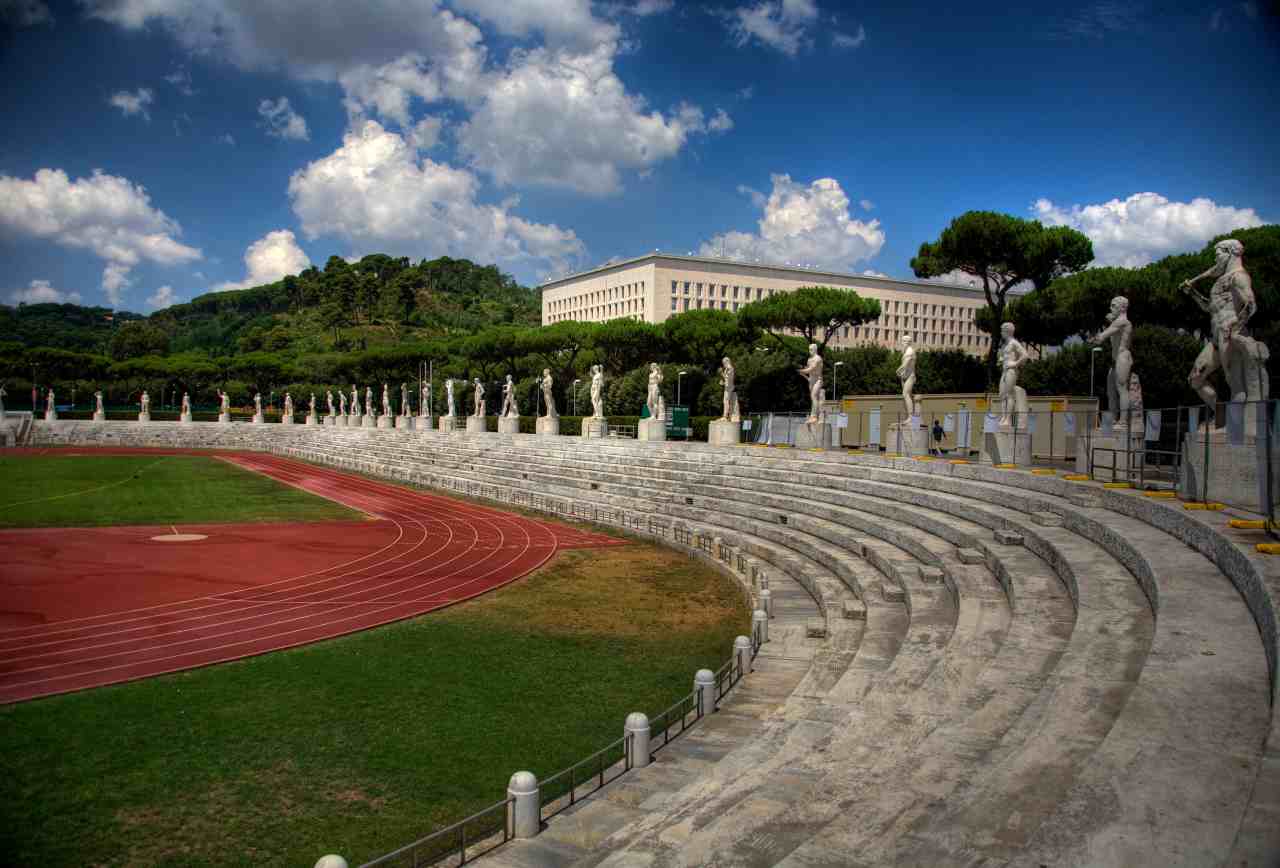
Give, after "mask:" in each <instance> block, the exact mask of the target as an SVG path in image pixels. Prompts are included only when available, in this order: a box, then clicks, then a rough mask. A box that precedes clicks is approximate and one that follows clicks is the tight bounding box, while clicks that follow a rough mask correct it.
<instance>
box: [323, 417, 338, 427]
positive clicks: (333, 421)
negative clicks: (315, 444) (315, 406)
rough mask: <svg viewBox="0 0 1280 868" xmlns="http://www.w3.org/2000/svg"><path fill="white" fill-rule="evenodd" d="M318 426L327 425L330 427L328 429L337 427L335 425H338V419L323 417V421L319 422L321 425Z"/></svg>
mask: <svg viewBox="0 0 1280 868" xmlns="http://www.w3.org/2000/svg"><path fill="white" fill-rule="evenodd" d="M320 424H321V425H328V426H330V427H333V426H335V425H337V424H338V417H337V416H325V417H324V420H323V421H321V423H320Z"/></svg>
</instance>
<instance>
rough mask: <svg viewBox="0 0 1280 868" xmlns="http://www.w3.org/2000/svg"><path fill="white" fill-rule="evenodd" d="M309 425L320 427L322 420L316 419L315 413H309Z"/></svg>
mask: <svg viewBox="0 0 1280 868" xmlns="http://www.w3.org/2000/svg"><path fill="white" fill-rule="evenodd" d="M307 424H308V425H319V424H320V420H319V419H317V418H316V414H315V413H308V414H307Z"/></svg>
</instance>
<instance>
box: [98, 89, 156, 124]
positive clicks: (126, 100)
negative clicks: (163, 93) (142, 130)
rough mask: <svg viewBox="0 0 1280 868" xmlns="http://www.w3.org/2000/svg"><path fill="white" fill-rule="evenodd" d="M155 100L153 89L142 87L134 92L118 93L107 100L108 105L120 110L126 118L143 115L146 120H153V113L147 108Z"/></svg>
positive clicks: (122, 91) (123, 91)
mask: <svg viewBox="0 0 1280 868" xmlns="http://www.w3.org/2000/svg"><path fill="white" fill-rule="evenodd" d="M153 99H155V94H154V93H153V92H152V90H151V88H149V87H140V88H138V89H137V90H136V91H132V92H131V91H127V90H121V91H116V92H115V93H113V94H111V96H110V97H108V98H107V104H108V105H112V106H115V107H116V108H118V109H120V111H121V112H123V113H124V116H125V117H129V116H131V115H142V117H143V118H144V119H146V120H151V113H150V112H148V111H147V106H149V105H151V102H152V100H153Z"/></svg>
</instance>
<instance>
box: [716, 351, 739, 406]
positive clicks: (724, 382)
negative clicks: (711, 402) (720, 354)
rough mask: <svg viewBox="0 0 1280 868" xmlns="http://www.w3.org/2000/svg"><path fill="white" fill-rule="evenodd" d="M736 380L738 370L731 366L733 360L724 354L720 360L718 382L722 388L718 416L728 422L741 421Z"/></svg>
mask: <svg viewBox="0 0 1280 868" xmlns="http://www.w3.org/2000/svg"><path fill="white" fill-rule="evenodd" d="M737 381H738V372H737V371H736V370H735V369H734V367H733V360H732V359H730V358H729V357H728V356H725V357H724V358H723V359H721V360H720V384H721V386H723V388H724V398H723V403H722V407H721V410H720V418H721V419H724V420H727V421H729V422H741V421H742V411H741V410H739V409H738V382H737Z"/></svg>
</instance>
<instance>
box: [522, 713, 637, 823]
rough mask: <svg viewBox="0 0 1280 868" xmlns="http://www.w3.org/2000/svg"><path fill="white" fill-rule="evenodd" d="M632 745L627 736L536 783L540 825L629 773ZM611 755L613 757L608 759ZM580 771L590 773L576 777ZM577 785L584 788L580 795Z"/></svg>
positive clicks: (631, 740)
mask: <svg viewBox="0 0 1280 868" xmlns="http://www.w3.org/2000/svg"><path fill="white" fill-rule="evenodd" d="M632 744H633V736H632V735H631V734H630V733H628V734H626V735H624V736H622V738H619V739H617V740H615V741H612V742H610V743H609V744H607V745H605V746H604V747H602V748H600V750H598V751H596V752H595V753H593V754H592V755H591V756H589V757H587V758H586V759H584V760H581V761H580V762H576V763H574V764H573V765H571V766H569V767H568V768H566V769H563V770H561V771H558V772H556V773H555V774H553V775H548V776H547V777H546V778H543V779H542V781H541V782H540V783H539V784H538V794H539V805H540V807H539V810H540V811H541V820H542V822H544V823H545V822H546V821H547V820H550V819H551V818H552V817H554V816H555V815H556V814H559V813H560V812H561V811H564V810H567V809H568V808H571V807H573V806H574V805H575V804H577V803H578V801H579V800H580V799H583V798H585V797H586V796H589V795H591V794H592V793H594V792H596V791H597V790H599V789H601V788H603V787H604V785H605V784H607V783H610V782H612V781H615V780H617V779H618V778H620V777H622V775H624V774H626V773H627V772H629V771H631V768H632V766H633V765H634V764H635V763H634V758H633V757H632V755H631V748H632ZM615 754H616V755H617V756H616V758H614V759H610V757H613V756H614V755H615ZM583 768H586V769H589V770H591V773H590V774H588V775H586V776H585V777H584V776H579V775H578V770H579V769H583ZM580 784H585V785H586V786H587V789H586V790H585V791H584V792H583V793H581V794H579V792H578V789H579V785H580Z"/></svg>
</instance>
